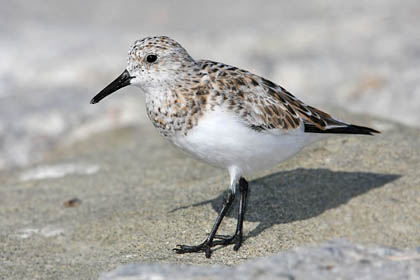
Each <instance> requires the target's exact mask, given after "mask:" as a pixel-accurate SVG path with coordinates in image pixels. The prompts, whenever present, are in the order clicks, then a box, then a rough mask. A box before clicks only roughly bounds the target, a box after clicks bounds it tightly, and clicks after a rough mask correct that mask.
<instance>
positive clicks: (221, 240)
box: [213, 233, 242, 251]
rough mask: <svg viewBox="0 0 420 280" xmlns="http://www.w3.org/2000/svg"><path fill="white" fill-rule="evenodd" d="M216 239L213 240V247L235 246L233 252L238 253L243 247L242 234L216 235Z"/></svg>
mask: <svg viewBox="0 0 420 280" xmlns="http://www.w3.org/2000/svg"><path fill="white" fill-rule="evenodd" d="M214 238H215V239H216V240H213V246H217V245H222V246H226V245H230V244H235V246H233V250H235V251H238V250H239V247H241V245H242V233H235V234H234V235H218V234H217V235H215V236H214Z"/></svg>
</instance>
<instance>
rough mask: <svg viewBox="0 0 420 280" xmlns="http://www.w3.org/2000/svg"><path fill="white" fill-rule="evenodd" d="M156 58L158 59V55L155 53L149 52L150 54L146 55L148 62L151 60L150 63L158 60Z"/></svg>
mask: <svg viewBox="0 0 420 280" xmlns="http://www.w3.org/2000/svg"><path fill="white" fill-rule="evenodd" d="M156 59H157V55H154V54H149V55H148V56H147V57H146V61H147V62H149V63H153V62H155V61H156Z"/></svg>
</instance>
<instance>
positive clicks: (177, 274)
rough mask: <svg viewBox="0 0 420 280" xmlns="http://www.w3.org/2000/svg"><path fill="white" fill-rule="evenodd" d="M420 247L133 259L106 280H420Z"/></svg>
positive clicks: (338, 244) (340, 246)
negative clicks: (240, 258) (212, 260)
mask: <svg viewBox="0 0 420 280" xmlns="http://www.w3.org/2000/svg"><path fill="white" fill-rule="evenodd" d="M419 278H420V247H418V248H417V250H406V251H401V250H396V249H392V248H389V247H378V246H377V247H364V246H361V245H353V244H351V243H349V242H346V241H344V240H337V241H334V242H328V243H326V244H323V245H321V246H319V247H309V248H306V247H303V248H297V249H293V250H291V251H288V252H283V253H280V254H276V255H273V256H270V257H267V258H262V259H256V260H252V261H247V262H245V263H243V264H240V265H237V266H234V267H225V266H220V265H219V266H211V267H202V266H193V265H174V264H148V263H133V264H128V265H124V266H121V267H118V268H116V269H115V270H113V271H110V272H107V273H103V274H102V276H101V277H100V279H102V280H111V279H112V280H128V279H130V280H135V279H138V280H141V279H160V280H164V279H171V280H178V279H179V280H190V279H191V280H193V279H232V280H234V279H238V280H258V279H261V280H263V279H264V280H269V279H284V280H293V279H314V280H317V279H319V280H328V279H359V280H363V279H383V280H386V279H399V280H403V279H413V280H414V279H419Z"/></svg>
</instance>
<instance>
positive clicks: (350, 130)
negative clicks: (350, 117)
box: [305, 123, 380, 135]
mask: <svg viewBox="0 0 420 280" xmlns="http://www.w3.org/2000/svg"><path fill="white" fill-rule="evenodd" d="M305 132H308V133H332V134H364V135H374V133H380V132H379V131H377V130H375V129H372V128H369V127H365V126H358V125H354V124H349V125H346V126H338V127H337V126H336V127H331V128H325V129H320V128H318V127H317V126H315V125H313V124H308V123H305Z"/></svg>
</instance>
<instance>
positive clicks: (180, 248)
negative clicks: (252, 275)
mask: <svg viewBox="0 0 420 280" xmlns="http://www.w3.org/2000/svg"><path fill="white" fill-rule="evenodd" d="M214 239H215V240H206V241H204V242H203V243H201V244H199V245H195V246H191V245H177V246H176V248H174V249H172V250H174V251H175V253H177V254H186V253H199V252H204V253H205V255H206V258H210V257H211V253H212V250H211V248H212V247H215V246H226V245H230V244H235V245H234V246H233V250H235V251H238V249H239V247H241V244H242V234H241V233H237V234H234V235H232V236H230V235H215V236H214Z"/></svg>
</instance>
